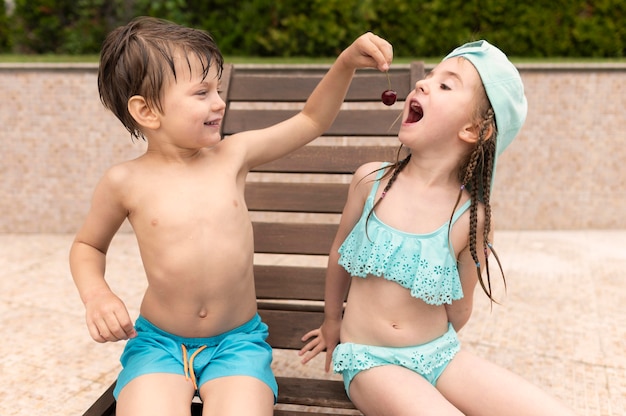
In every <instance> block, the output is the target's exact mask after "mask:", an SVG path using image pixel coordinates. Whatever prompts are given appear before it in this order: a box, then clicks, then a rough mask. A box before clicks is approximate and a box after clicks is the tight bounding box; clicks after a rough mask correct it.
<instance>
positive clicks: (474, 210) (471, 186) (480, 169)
mask: <svg viewBox="0 0 626 416" xmlns="http://www.w3.org/2000/svg"><path fill="white" fill-rule="evenodd" d="M485 97H486V96H485ZM486 106H487V107H488V109H487V110H486V111H480V110H478V113H479V119H480V122H479V127H480V128H479V134H478V141H477V142H476V145H475V147H474V149H473V150H472V152H471V153H470V154H469V155H468V157H467V158H466V159H465V160H464V161H463V163H461V166H460V168H459V181H460V182H461V188H460V190H459V195H458V197H457V200H456V203H455V205H454V208H453V209H452V214H451V215H450V221H449V223H448V235H449V233H450V228H451V227H452V217H453V216H454V212H455V211H456V209H457V207H458V206H459V203H460V201H461V196H462V195H463V190H465V189H467V191H468V192H469V193H470V198H471V199H470V201H471V202H470V208H469V213H470V226H469V249H470V253H471V255H472V259H473V260H474V262H475V263H476V273H477V274H478V281H479V282H480V286H481V287H482V289H483V291H484V292H485V293H486V294H487V296H488V297H489V299H490V300H491V301H492V302H496V300H495V299H494V297H493V293H492V289H491V275H490V272H489V260H488V258H489V257H488V255H489V251H491V252H492V253H493V255H494V258H495V259H496V262H497V263H498V267H499V269H500V273H501V274H502V279H503V281H504V284H505V288H506V280H504V271H503V270H502V265H501V263H500V259H499V258H498V255H497V253H496V252H495V251H494V249H493V246H492V245H491V243H490V242H489V233H490V232H491V203H490V198H491V181H492V178H493V169H494V161H495V158H496V136H497V132H496V122H495V113H494V110H493V108H492V107H491V106H490V105H489V104H488V100H487V105H486ZM481 113H482V114H481ZM402 150H403V146H402V145H400V148H399V149H398V153H397V157H396V162H395V163H393V164H391V165H388V166H385V167H382V168H380V169H377V170H381V169H387V172H386V173H385V174H384V175H383V176H382V177H381V179H380V180H383V179H386V178H389V181H388V182H387V185H386V186H385V188H384V189H383V192H382V194H381V196H380V198H379V199H378V201H376V203H375V204H374V206H373V207H372V210H371V211H370V213H369V215H368V218H367V219H368V220H369V217H370V216H371V215H372V213H373V212H374V209H375V208H376V206H378V204H380V202H381V201H382V199H383V198H384V197H385V195H386V193H387V192H388V191H389V189H390V188H391V186H392V185H393V184H394V182H395V180H396V178H397V177H398V174H399V173H400V172H401V171H402V170H403V169H404V168H405V167H406V165H407V164H408V163H409V160H410V159H411V154H410V153H409V154H408V156H406V157H404V158H403V159H401V155H402ZM479 202H482V204H483V206H484V212H485V223H484V227H483V229H482V230H481V231H482V233H483V247H480V249H481V250H483V252H484V254H485V270H486V281H485V280H483V276H482V273H481V270H480V266H481V265H480V262H479V259H478V249H479V248H478V247H477V243H476V240H477V238H476V236H477V234H478V232H479V230H478V206H479ZM366 230H367V227H366ZM496 303H497V302H496Z"/></svg>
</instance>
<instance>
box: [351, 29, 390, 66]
mask: <svg viewBox="0 0 626 416" xmlns="http://www.w3.org/2000/svg"><path fill="white" fill-rule="evenodd" d="M339 58H340V59H342V60H343V62H345V64H346V65H349V66H352V67H354V68H378V70H380V71H382V72H386V71H388V70H389V65H390V64H391V61H392V60H393V47H392V46H391V44H390V43H389V42H387V41H386V40H385V39H383V38H381V37H380V36H377V35H375V34H373V33H371V32H367V33H365V34H363V35H361V36H360V37H358V38H357V39H356V40H355V41H354V42H353V43H352V45H350V46H349V47H348V48H346V49H345V50H344V51H343V52H342V53H341V55H339Z"/></svg>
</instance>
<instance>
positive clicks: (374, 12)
mask: <svg viewBox="0 0 626 416" xmlns="http://www.w3.org/2000/svg"><path fill="white" fill-rule="evenodd" d="M0 3H2V6H1V7H0V51H8V50H12V51H14V52H20V53H65V54H83V53H97V52H98V51H99V47H100V44H101V42H102V40H103V38H104V36H105V35H106V33H108V32H109V31H110V30H111V29H112V28H114V27H116V26H118V25H120V24H123V23H125V22H127V21H128V20H129V19H131V18H132V17H133V16H137V15H151V16H157V17H162V18H166V19H169V20H172V21H175V22H177V23H181V24H184V25H189V26H193V27H198V28H203V29H206V30H208V31H209V32H211V33H212V34H213V35H214V37H215V38H216V40H217V42H218V44H219V45H220V47H221V49H222V51H223V53H224V54H226V55H231V56H237V55H240V56H282V57H288V56H311V57H328V56H336V55H337V54H338V53H339V52H340V51H341V50H342V49H343V48H345V47H346V46H347V45H348V44H349V43H350V42H352V40H354V39H355V38H356V37H357V36H359V35H360V34H361V33H363V32H365V31H368V30H371V31H373V32H375V33H378V34H380V35H381V36H383V37H385V38H386V39H388V40H389V41H390V42H391V43H392V44H393V45H394V49H395V53H396V56H404V57H439V56H442V55H443V54H445V53H446V52H448V51H449V50H450V49H452V48H453V47H455V46H457V45H459V44H461V43H463V42H466V41H469V40H475V39H479V38H484V39H488V40H489V41H491V42H493V43H495V44H497V45H498V46H499V47H500V48H502V49H503V50H504V51H505V52H506V53H508V54H509V55H512V56H518V57H559V56H561V57H619V58H621V57H624V56H626V55H625V44H626V2H625V1H623V0H596V1H592V0H535V1H531V2H519V1H517V0H481V1H479V0H424V1H411V0H409V1H407V0H385V1H382V0H309V1H306V0H245V1H244V0H242V1H237V2H233V1H232V0H209V1H207V0H15V1H14V4H15V8H14V10H13V11H12V15H11V16H7V11H6V10H5V8H4V2H3V0H0Z"/></svg>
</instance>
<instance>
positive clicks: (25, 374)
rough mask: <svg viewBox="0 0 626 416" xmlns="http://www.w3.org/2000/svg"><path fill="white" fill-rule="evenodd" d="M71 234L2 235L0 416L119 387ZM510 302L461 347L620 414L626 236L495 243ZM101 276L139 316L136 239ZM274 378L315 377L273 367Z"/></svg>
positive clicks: (76, 405)
mask: <svg viewBox="0 0 626 416" xmlns="http://www.w3.org/2000/svg"><path fill="white" fill-rule="evenodd" d="M71 240H72V236H70V235H13V234H4V235H2V234H0V247H1V250H0V285H1V290H0V331H1V332H0V334H1V335H2V338H3V339H4V341H3V342H2V343H1V344H0V380H1V384H0V415H2V416H11V415H20V416H21V415H29V416H30V415H81V414H82V413H83V412H84V411H85V410H86V409H87V408H88V407H89V406H90V404H91V403H92V402H93V401H94V400H95V399H96V398H97V397H98V396H99V395H100V394H101V393H102V392H103V391H104V390H105V389H106V387H107V386H108V385H109V384H110V383H111V382H112V381H113V380H114V379H115V377H116V374H117V372H118V370H119V367H118V357H119V354H120V353H121V350H122V348H123V345H122V344H121V343H118V344H97V343H95V342H93V341H91V339H90V337H89V335H88V333H87V330H86V328H85V325H84V317H83V307H82V304H81V303H80V300H79V298H78V295H77V292H76V290H75V288H74V285H73V283H72V280H71V277H70V274H69V270H68V262H67V253H68V249H69V246H70V243H71ZM496 248H497V249H499V250H498V253H499V255H500V257H501V259H502V261H503V263H504V266H505V273H506V275H507V282H508V294H507V295H506V296H504V294H503V291H502V290H501V289H500V290H499V292H500V293H501V294H502V296H503V304H502V305H501V306H497V305H496V306H494V308H493V310H492V311H490V308H489V304H488V303H487V302H486V301H485V297H484V295H482V294H481V293H477V294H476V297H477V299H478V301H477V303H476V306H475V312H474V316H473V317H472V320H471V321H470V323H469V324H468V325H467V327H466V328H465V329H464V330H463V331H462V332H461V337H462V340H463V342H464V345H465V346H466V348H469V349H471V350H474V351H476V352H477V353H479V354H481V355H483V356H485V357H488V358H490V359H491V360H493V361H495V362H497V363H499V364H501V365H503V366H506V367H508V368H510V369H512V370H514V371H516V372H517V373H519V374H521V375H522V376H524V377H526V378H528V379H530V380H532V381H533V382H535V383H536V384H539V385H541V386H543V387H544V388H545V389H547V390H549V391H550V392H552V393H553V394H554V395H556V396H558V397H560V398H561V399H562V400H564V401H565V402H567V403H570V404H571V406H572V407H574V409H575V410H576V411H577V413H578V414H579V415H590V416H591V415H593V416H596V415H597V416H613V415H625V414H626V312H625V310H624V306H623V305H624V304H626V281H625V277H624V273H625V271H626V230H622V231H558V232H556V231H550V232H530V231H522V232H518V231H507V232H500V233H498V234H497V235H496ZM109 259H110V261H109V265H108V269H107V273H108V275H109V279H108V280H109V282H110V284H111V286H112V287H113V288H114V290H115V291H116V292H117V293H118V294H119V295H120V296H121V297H122V298H123V299H124V300H125V301H126V303H127V305H128V306H129V309H130V311H131V314H133V315H136V314H137V308H138V305H139V302H140V299H141V295H142V291H143V289H144V286H145V282H144V281H143V278H142V268H141V263H140V261H139V257H138V251H137V248H136V247H135V242H134V239H133V236H132V235H129V234H121V235H118V236H117V237H116V239H115V240H114V242H113V245H112V247H111V251H110V255H109ZM275 364H276V370H277V371H280V372H285V373H290V372H291V373H292V372H302V371H306V372H310V373H319V372H320V370H319V368H320V365H321V360H317V361H315V362H314V363H312V365H309V366H308V367H306V368H302V366H300V364H299V363H298V359H297V358H296V357H294V356H280V357H279V359H278V360H277V362H276V363H275Z"/></svg>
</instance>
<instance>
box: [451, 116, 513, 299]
mask: <svg viewBox="0 0 626 416" xmlns="http://www.w3.org/2000/svg"><path fill="white" fill-rule="evenodd" d="M490 130H491V131H492V133H491V134H489V131H490ZM495 138H496V131H495V113H494V111H493V109H492V108H489V110H488V111H487V112H486V114H485V116H484V118H483V120H482V122H481V124H480V130H479V133H478V141H477V143H476V147H475V148H474V150H473V151H472V153H471V154H470V155H469V157H468V158H467V160H466V161H465V163H463V164H462V167H461V170H460V171H459V179H460V180H461V189H460V191H459V196H458V198H457V202H456V204H455V206H454V209H453V210H452V216H453V215H454V212H455V211H456V208H457V206H458V205H459V202H460V200H461V196H462V194H463V190H464V189H467V190H468V191H469V193H470V201H471V202H470V224H469V249H470V254H471V256H472V259H473V260H474V263H475V264H476V273H477V275H478V281H479V283H480V286H481V287H482V289H483V291H484V292H485V294H487V296H488V297H489V299H490V300H491V301H492V302H495V300H494V298H493V294H492V289H491V275H490V272H489V257H488V254H489V250H491V252H492V253H493V254H494V258H495V259H496V262H497V263H498V267H499V268H500V272H501V273H502V277H503V280H504V272H503V270H502V265H501V263H500V260H499V258H498V255H497V254H496V252H495V250H494V249H493V246H492V245H491V243H490V242H489V233H490V232H491V203H490V202H491V201H490V199H491V180H492V177H493V168H494V161H495V157H496V140H495ZM479 202H482V203H483V205H484V213H485V224H484V228H483V230H482V234H483V247H481V249H482V250H483V252H484V255H485V270H486V275H487V276H486V278H487V280H486V282H485V281H484V280H483V277H482V273H481V270H480V267H481V264H480V261H479V259H478V247H477V243H476V240H477V235H478V204H479ZM452 216H451V218H450V226H451V224H452ZM448 232H449V231H448ZM504 284H505V288H506V280H504Z"/></svg>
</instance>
